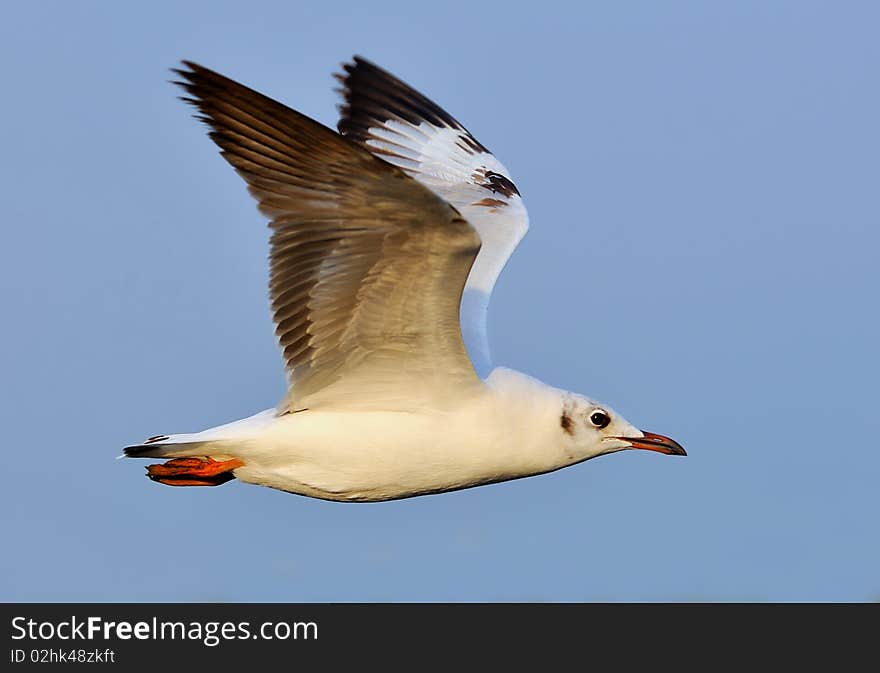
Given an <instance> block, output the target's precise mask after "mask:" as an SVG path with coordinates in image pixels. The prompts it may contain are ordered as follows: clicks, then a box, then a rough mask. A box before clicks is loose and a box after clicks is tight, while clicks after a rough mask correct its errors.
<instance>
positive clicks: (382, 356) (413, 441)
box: [125, 59, 684, 501]
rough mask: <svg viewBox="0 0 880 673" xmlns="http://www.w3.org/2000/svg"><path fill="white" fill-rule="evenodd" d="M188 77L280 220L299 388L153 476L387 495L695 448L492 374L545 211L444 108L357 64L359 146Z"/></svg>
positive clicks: (274, 290)
mask: <svg viewBox="0 0 880 673" xmlns="http://www.w3.org/2000/svg"><path fill="white" fill-rule="evenodd" d="M187 66H188V67H189V70H181V71H178V72H179V74H180V75H181V76H182V77H183V78H184V80H185V81H184V82H182V83H181V85H182V86H183V87H184V89H185V90H186V91H187V92H188V94H190V96H192V97H191V98H187V99H185V100H188V101H189V102H191V103H193V104H194V105H195V106H196V107H197V108H198V109H199V111H200V112H201V114H202V117H201V118H202V119H203V120H204V121H206V122H207V123H208V124H209V125H210V126H211V128H212V132H211V137H212V139H213V140H214V141H215V142H216V143H217V144H218V145H219V146H220V147H221V149H222V151H223V155H224V157H225V158H226V159H227V161H229V162H230V163H231V164H232V165H233V166H234V167H235V168H236V170H237V171H238V173H239V174H240V175H241V176H242V177H243V178H244V179H245V181H246V182H247V184H248V187H249V189H250V191H251V193H252V194H253V195H254V196H255V197H256V198H257V200H258V202H259V205H260V210H261V211H262V212H263V213H264V214H266V215H267V216H268V217H270V218H271V225H270V226H271V227H272V230H273V234H272V253H271V258H270V266H271V273H270V282H269V284H270V295H271V298H272V307H273V313H274V319H275V323H276V333H277V334H278V337H279V341H280V343H281V346H282V349H283V352H284V358H285V361H286V364H287V371H288V375H289V378H290V380H291V386H290V389H289V391H288V394H287V395H286V396H285V398H284V399H283V400H282V401H281V403H280V404H279V405H278V406H277V407H276V408H274V409H270V410H267V411H264V412H261V413H259V414H257V415H255V416H252V417H250V418H246V419H243V420H241V421H236V422H234V423H230V424H227V425H223V426H219V427H216V428H211V429H209V430H205V431H203V432H200V433H191V434H180V435H162V436H158V437H153V438H150V439H149V440H147V441H145V442H144V443H143V444H139V445H135V446H130V447H127V448H126V450H125V454H126V455H128V456H134V457H155V458H167V459H170V460H169V461H168V462H167V463H165V464H164V465H151V466H150V467H149V468H148V472H149V475H150V477H151V478H153V479H154V480H156V481H161V482H163V483H166V484H171V485H179V486H195V485H217V484H220V483H223V482H225V481H228V480H229V479H231V478H233V477H235V478H238V479H239V480H241V481H244V482H249V483H253V484H259V485H263V486H269V487H272V488H276V489H279V490H283V491H288V492H291V493H297V494H301V495H306V496H312V497H317V498H323V499H329V500H340V501H381V500H391V499H397V498H404V497H410V496H415V495H424V494H429V493H438V492H443V491H450V490H456V489H460V488H467V487H471V486H477V485H480V484H486V483H492V482H498V481H504V480H508V479H515V478H518V477H525V476H529V475H535V474H541V473H544V472H549V471H552V470H556V469H559V468H562V467H565V466H567V465H571V464H574V463H578V462H581V461H583V460H587V459H588V458H592V457H595V456H598V455H602V454H607V453H612V452H615V451H620V450H622V449H628V448H645V449H651V450H654V451H659V452H661V453H673V454H679V455H683V454H684V450H683V449H682V448H681V447H680V446H679V445H678V444H676V443H675V442H673V441H672V440H670V439H668V438H666V437H663V436H661V435H653V434H651V433H644V432H642V431H640V430H637V429H636V428H634V427H633V426H632V425H630V424H629V423H628V422H626V421H625V420H624V419H623V418H622V417H620V416H619V415H617V414H615V413H614V412H612V411H611V410H610V409H608V408H607V407H605V406H603V405H600V404H598V403H596V402H593V401H591V400H589V399H588V398H586V397H583V396H580V395H576V394H574V393H569V392H566V391H563V390H559V389H556V388H553V387H551V386H548V385H546V384H543V383H541V382H540V381H537V380H535V379H533V378H531V377H528V376H526V375H524V374H520V373H517V372H514V371H512V370H509V369H504V368H496V369H494V370H492V369H491V365H490V358H489V352H488V340H487V339H486V332H485V319H486V308H487V306H488V298H489V295H490V293H491V291H492V288H493V286H494V284H495V281H496V279H497V277H498V274H499V273H500V271H501V269H502V268H503V266H504V264H505V262H506V260H507V258H508V256H509V255H510V253H511V252H512V251H513V249H514V247H515V246H516V244H517V243H518V242H519V240H520V239H521V238H522V236H523V234H524V233H525V231H526V229H527V227H528V216H527V214H526V211H525V208H524V207H523V205H522V200H521V198H520V196H519V191H518V190H517V188H516V187H515V186H514V184H513V182H512V181H511V179H510V177H509V174H508V173H507V169H506V168H504V166H503V165H502V164H501V163H500V162H498V160H497V159H495V157H494V156H492V155H491V153H489V151H488V150H486V148H485V147H483V146H482V145H481V144H480V143H479V142H477V141H476V140H475V139H474V138H473V136H471V135H470V133H468V131H467V130H466V129H464V127H462V126H461V125H460V124H459V123H458V122H457V121H455V120H454V119H453V118H452V117H451V116H449V115H448V114H447V113H446V112H444V111H443V110H442V109H441V108H439V107H438V106H436V105H435V104H434V103H432V102H431V101H429V100H428V99H426V98H425V97H424V96H422V95H421V94H419V93H418V92H416V91H415V90H413V89H412V88H410V87H408V86H407V85H405V84H403V83H402V82H400V81H399V80H397V79H396V78H394V77H392V76H391V75H389V74H388V73H386V72H385V71H383V70H381V69H379V68H377V67H376V66H374V65H372V64H370V63H368V62H366V61H364V60H362V59H356V60H355V62H354V64H350V65H347V66H346V68H345V69H346V73H347V74H346V75H344V76H340V80H341V81H342V82H343V85H344V94H345V96H346V105H345V106H343V108H342V111H343V118H342V120H341V121H340V124H339V128H340V131H341V134H342V135H340V134H336V133H334V132H332V131H330V130H329V129H327V128H325V127H323V126H321V125H320V124H318V123H317V122H314V121H312V120H310V119H308V118H306V117H304V116H303V115H300V114H299V113H297V112H295V111H293V110H291V109H289V108H286V107H284V106H283V105H281V104H279V103H277V102H275V101H273V100H271V99H269V98H266V97H265V96H262V95H261V94H258V93H256V92H254V91H252V90H250V89H247V88H246V87H243V86H242V85H240V84H237V83H236V82H233V81H232V80H229V79H227V78H225V77H223V76H222V75H218V74H217V73H214V72H212V71H210V70H207V69H206V68H203V67H201V66H198V65H196V64H192V63H187ZM462 332H464V339H463V338H462ZM490 371H491V373H489V372H490ZM478 374H479V375H478ZM486 374H488V375H487V376H486V378H484V379H483V378H480V375H486Z"/></svg>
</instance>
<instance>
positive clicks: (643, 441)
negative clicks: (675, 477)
mask: <svg viewBox="0 0 880 673" xmlns="http://www.w3.org/2000/svg"><path fill="white" fill-rule="evenodd" d="M642 433H643V434H644V435H645V436H644V437H615V439H622V440H623V441H625V442H629V444H630V446H632V448H634V449H646V450H648V451H657V452H658V453H665V454H666V455H667V456H686V455H687V452H686V451H685V450H684V447H683V446H682V445H681V444H679V443H678V442H676V441H675V440H674V439H670V438H669V437H664V436H663V435H655V434H654V433H653V432H645V431H644V430H643V431H642Z"/></svg>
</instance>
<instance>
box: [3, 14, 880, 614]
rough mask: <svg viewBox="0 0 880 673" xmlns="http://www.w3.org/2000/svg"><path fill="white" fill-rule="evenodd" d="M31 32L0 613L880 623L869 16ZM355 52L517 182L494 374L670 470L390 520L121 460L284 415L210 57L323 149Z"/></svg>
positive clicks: (185, 24)
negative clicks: (95, 606) (536, 609)
mask: <svg viewBox="0 0 880 673" xmlns="http://www.w3.org/2000/svg"><path fill="white" fill-rule="evenodd" d="M348 5H349V6H348V7H346V4H345V3H296V2H283V3H282V2H279V3H260V2H255V3H248V4H247V8H246V9H245V6H244V5H242V3H232V2H228V3H150V4H149V5H148V4H143V3H142V4H140V5H137V6H135V5H134V4H132V3H110V2H103V3H89V2H78V3H61V2H58V3H45V2H42V3H40V2H35V3H15V4H6V5H5V6H4V9H3V10H2V15H3V16H2V20H0V77H2V82H3V94H4V95H3V99H4V105H3V107H2V112H0V115H2V121H3V123H2V124H0V142H2V147H3V156H4V161H2V162H0V184H2V185H3V187H2V190H3V194H2V195H3V198H2V200H0V221H2V227H3V244H2V245H0V297H2V305H3V314H4V320H3V329H2V330H0V346H2V348H0V371H2V375H3V382H4V385H3V390H4V392H3V393H2V395H3V398H2V405H0V422H2V428H3V442H4V452H5V453H4V455H5V460H4V466H3V467H4V469H3V471H2V477H0V493H2V496H0V497H2V506H3V515H2V518H0V535H2V539H3V540H4V544H3V546H4V553H3V554H2V555H0V599H3V600H39V601H51V600H86V601H128V600H138V601H178V600H179V601H194V600H211V601H215V600H218V601H274V600H278V601H363V600H391V601H400V600H403V601H408V600H466V601H470V600H488V601H495V600H526V601H531V600H551V601H560V600H561V601H580V600H612V601H616V600H624V601H633V600H648V601H655V600H661V601H670V600H671V601H678V600H796V601H799V600H820V601H826V600H850V601H863V600H878V599H880V570H878V569H880V536H878V526H877V521H878V515H880V489H878V474H880V442H878V434H880V433H878V431H880V423H878V420H877V418H878V414H877V405H878V401H880V396H878V393H877V380H878V375H880V366H878V363H880V357H878V346H877V344H878V343H880V319H878V310H877V306H878V291H880V272H878V263H877V249H878V246H880V233H878V232H880V201H878V191H877V189H878V177H880V164H878V157H880V130H878V128H880V127H878V124H877V120H878V119H880V90H878V88H877V86H876V84H877V77H876V76H877V70H878V66H880V43H878V41H877V39H876V37H877V36H876V27H877V25H878V23H880V9H878V7H877V5H876V3H870V2H845V3H829V2H806V1H804V2H794V1H792V2H772V3H767V2H737V3H705V2H666V3H653V2H631V3H619V2H585V3H577V7H575V6H574V5H575V3H564V4H555V3H553V2H542V3H537V4H534V5H532V6H530V7H525V6H514V5H510V6H507V7H506V8H504V9H501V8H500V7H499V5H498V4H497V3H466V4H457V3H441V4H438V3H428V4H424V5H423V6H416V4H414V3H411V2H405V3H394V2H383V3H380V4H378V5H377V4H375V3H348ZM354 53H359V54H362V55H364V56H366V57H368V58H370V59H372V60H374V61H376V62H377V63H379V64H380V65H383V66H384V67H386V68H388V69H390V70H392V71H393V72H394V73H396V74H397V75H398V76H400V77H402V78H403V79H405V80H407V81H409V82H410V83H412V84H414V85H415V86H417V87H418V88H420V89H421V90H423V91H424V92H425V93H426V94H427V95H429V96H430V97H432V98H434V99H435V100H436V101H437V102H438V103H439V104H440V105H442V106H443V107H445V108H446V109H447V110H449V111H450V112H451V113H452V114H453V115H454V116H456V117H457V118H459V119H460V120H461V121H462V122H463V123H464V124H465V125H466V126H467V127H468V128H469V129H470V130H471V131H472V132H473V133H474V134H475V136H476V137H477V138H479V140H480V141H481V142H482V143H483V144H485V145H487V146H488V147H490V148H491V149H492V150H493V151H494V152H495V153H496V154H497V155H498V156H499V158H500V159H501V161H502V162H504V163H505V164H506V165H507V166H508V168H509V169H510V170H511V172H512V174H513V177H514V179H515V181H516V183H517V185H518V187H519V188H520V191H521V192H522V194H523V196H524V198H525V199H526V203H527V205H528V208H529V211H530V215H531V222H532V227H531V230H530V232H529V234H528V235H527V237H526V238H525V240H524V241H523V243H522V245H521V246H520V248H519V250H518V251H517V252H516V253H515V254H514V256H513V258H512V259H511V262H510V264H509V265H508V267H507V269H506V270H505V272H504V274H503V275H502V277H501V279H500V281H499V284H498V286H497V288H496V293H495V296H494V299H493V303H492V307H491V311H490V339H491V342H492V347H493V352H494V356H495V359H496V361H497V362H498V363H500V364H504V365H507V366H511V367H515V368H517V369H521V370H523V371H525V372H527V373H529V374H532V375H534V376H537V377H539V378H541V379H543V380H545V381H546V382H548V383H550V384H553V385H556V386H560V387H564V388H568V389H572V390H576V391H579V392H583V393H586V394H589V395H590V396H592V397H595V398H596V399H599V400H602V401H604V402H606V403H608V404H609V405H611V406H612V407H614V408H615V409H617V410H618V411H620V412H621V413H622V414H623V415H624V416H626V417H627V418H628V419H629V420H631V421H632V422H634V423H635V424H637V425H638V426H640V427H644V428H646V429H649V430H652V431H655V432H660V433H663V434H668V435H670V436H672V437H674V438H676V439H678V440H679V441H680V442H681V443H682V444H684V446H685V447H686V448H687V449H688V452H689V456H688V457H687V458H684V459H673V458H667V457H664V456H660V455H657V454H653V453H648V452H627V453H623V454H616V455H613V456H606V457H603V458H599V459H597V460H594V461H589V462H587V463H584V464H582V465H579V466H575V467H573V468H569V469H566V470H562V471H560V472H556V473H553V474H549V475H545V476H540V477H535V478H530V479H525V480H519V481H515V482H510V483H506V484H499V485H493V486H487V487H482V488H478V489H472V490H467V491H461V492H457V493H451V494H445V495H438V496H430V497H424V498H417V499H412V500H406V501H399V502H392V503H381V504H369V505H363V504H361V505H351V504H338V503H327V502H322V501H317V500H311V499H307V498H302V497H297V496H292V495H287V494H284V493H280V492H276V491H271V490H269V489H261V488H258V487H253V486H248V485H243V484H239V483H235V482H233V483H230V484H227V485H224V486H223V487H220V488H214V489H208V488H203V489H186V488H180V489H172V488H167V487H162V486H160V485H158V484H154V483H151V482H150V481H148V480H147V479H146V478H144V476H143V467H144V463H143V462H142V461H116V460H114V457H115V456H116V455H118V454H119V452H120V448H121V447H122V446H124V445H125V444H127V443H131V442H132V441H139V440H141V439H143V438H144V437H147V436H150V435H154V434H158V433H165V432H184V431H192V430H198V429H202V428H205V427H208V426H211V425H216V424H219V423H223V422H226V421H229V420H234V419H236V418H239V417H242V416H245V415H247V414H250V413H253V412H256V411H258V410H260V409H263V408H266V407H269V406H272V405H274V404H275V403H276V401H277V400H278V399H279V398H280V397H281V395H282V393H283V390H284V378H283V372H282V367H281V359H280V356H279V354H278V352H277V350H276V347H275V342H274V337H273V333H272V326H271V323H270V320H269V316H268V303H267V299H266V289H265V284H266V276H267V271H266V265H265V256H266V252H267V230H266V227H265V225H264V222H263V220H262V218H261V217H260V215H259V214H258V212H257V211H256V209H255V207H254V204H253V203H252V201H251V199H250V197H249V196H248V195H247V193H246V191H245V188H244V186H243V184H242V183H241V181H240V179H239V178H238V177H237V176H236V175H235V174H234V172H233V171H232V170H231V169H230V168H229V166H228V165H226V164H225V162H223V161H222V160H221V159H220V157H219V156H218V155H217V153H216V150H215V148H214V146H213V145H212V144H211V143H210V141H209V140H208V139H207V138H206V137H205V134H204V131H203V129H202V127H201V125H200V124H199V123H197V122H196V121H195V120H193V119H192V118H191V117H190V110H189V109H187V107H186V106H185V105H184V104H183V103H181V102H180V101H178V100H176V95H177V92H176V91H175V89H174V87H172V86H171V85H170V84H169V83H168V82H167V80H168V79H170V74H169V72H168V68H170V67H172V66H174V65H175V64H176V63H177V61H179V59H181V58H188V59H193V60H196V61H199V62H201V63H203V64H205V65H208V66H210V67H213V68H215V69H217V70H220V71H221V72H223V73H225V74H227V75H229V76H232V77H234V78H236V79H239V80H240V81H242V82H244V83H246V84H248V85H249V86H252V87H254V88H257V89H258V90H261V91H263V92H265V93H267V94H269V95H271V96H273V97H275V98H277V99H279V100H281V101H282V102H284V103H286V104H288V105H291V106H293V107H296V108H297V109H299V110H301V111H303V112H304V113H306V114H308V115H310V116H312V117H314V118H316V119H318V120H319V121H321V122H323V123H325V124H328V125H333V124H335V120H336V111H335V104H336V102H337V99H336V95H335V94H334V92H333V88H334V82H333V81H332V80H331V78H330V73H331V72H332V71H334V70H335V69H336V68H337V66H338V63H339V62H340V61H342V60H345V59H347V58H349V57H350V56H351V55H352V54H354Z"/></svg>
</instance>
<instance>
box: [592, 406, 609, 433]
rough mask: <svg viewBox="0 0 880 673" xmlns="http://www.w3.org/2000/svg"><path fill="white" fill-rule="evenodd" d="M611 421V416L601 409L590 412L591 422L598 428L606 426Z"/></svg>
mask: <svg viewBox="0 0 880 673" xmlns="http://www.w3.org/2000/svg"><path fill="white" fill-rule="evenodd" d="M610 422H611V417H610V416H609V415H608V414H607V413H606V412H604V411H602V410H601V409H597V410H596V411H594V412H593V413H592V414H590V423H592V424H593V425H595V426H596V427H597V428H604V427H605V426H606V425H608V424H609V423H610Z"/></svg>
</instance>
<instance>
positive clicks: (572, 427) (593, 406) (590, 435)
mask: <svg viewBox="0 0 880 673" xmlns="http://www.w3.org/2000/svg"><path fill="white" fill-rule="evenodd" d="M559 425H560V428H561V431H562V434H563V435H564V439H565V443H566V446H567V450H568V451H569V452H571V454H572V457H573V458H575V459H576V460H586V459H588V458H595V457H596V456H601V455H604V454H606V453H615V452H616V451H623V450H625V449H646V450H648V451H656V452H658V453H665V454H667V455H671V456H686V455H687V453H686V452H685V450H684V448H683V447H682V446H681V444H679V443H678V442H676V441H675V440H674V439H670V438H669V437H664V436H663V435H657V434H654V433H653V432H646V431H644V430H639V429H638V428H635V427H634V426H632V425H631V424H630V423H629V422H627V420H626V419H625V418H623V416H621V415H620V414H618V413H616V412H614V411H613V410H612V409H611V408H609V407H608V406H607V405H605V404H602V403H600V402H594V401H593V400H590V399H587V398H586V397H583V396H580V395H574V394H571V393H568V394H566V395H565V396H564V397H563V400H562V411H561V415H560V417H559Z"/></svg>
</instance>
